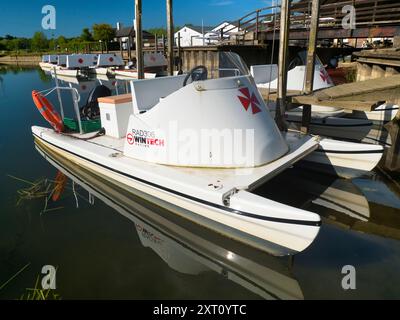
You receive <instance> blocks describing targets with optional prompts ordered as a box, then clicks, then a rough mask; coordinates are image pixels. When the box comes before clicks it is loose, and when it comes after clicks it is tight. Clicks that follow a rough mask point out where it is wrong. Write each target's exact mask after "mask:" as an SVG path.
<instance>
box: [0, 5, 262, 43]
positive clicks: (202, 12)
mask: <svg viewBox="0 0 400 320" xmlns="http://www.w3.org/2000/svg"><path fill="white" fill-rule="evenodd" d="M142 2H143V26H144V28H151V27H162V26H165V24H166V18H165V16H166V14H165V2H166V1H165V0H142ZM47 4H49V5H53V6H54V7H55V8H56V12H57V20H56V22H57V26H56V30H55V31H44V32H45V33H46V35H47V36H48V37H51V35H52V33H54V35H55V36H56V37H57V36H59V35H65V36H67V37H71V36H77V35H79V34H80V33H81V30H82V28H84V27H91V26H92V25H93V24H94V23H103V22H104V23H109V24H112V25H113V26H115V24H116V22H117V21H120V22H122V23H123V24H124V25H128V24H129V25H131V24H132V21H133V17H134V0H86V1H85V0H47V1H42V0H24V1H21V0H13V1H5V0H1V1H0V36H4V35H6V34H11V35H14V36H24V37H30V36H32V35H33V33H34V32H35V31H43V30H42V29H41V21H42V17H43V15H42V13H41V11H42V7H43V6H44V5H47ZM269 4H270V1H269V0H174V18H175V24H176V25H183V24H185V23H193V24H197V25H201V21H202V19H203V20H204V24H205V25H211V26H213V25H216V24H218V23H219V22H221V21H223V20H236V19H238V18H240V17H241V16H243V15H245V14H247V13H249V12H251V11H253V10H255V9H258V8H262V7H265V6H268V5H269Z"/></svg>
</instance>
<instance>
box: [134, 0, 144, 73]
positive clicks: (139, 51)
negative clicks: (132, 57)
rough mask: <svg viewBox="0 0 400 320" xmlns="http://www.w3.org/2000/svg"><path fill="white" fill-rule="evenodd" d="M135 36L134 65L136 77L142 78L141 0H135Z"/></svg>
mask: <svg viewBox="0 0 400 320" xmlns="http://www.w3.org/2000/svg"><path fill="white" fill-rule="evenodd" d="M135 21H136V26H135V32H136V34H135V36H136V66H137V73H138V79H144V61H143V39H142V38H143V32H142V0H135Z"/></svg>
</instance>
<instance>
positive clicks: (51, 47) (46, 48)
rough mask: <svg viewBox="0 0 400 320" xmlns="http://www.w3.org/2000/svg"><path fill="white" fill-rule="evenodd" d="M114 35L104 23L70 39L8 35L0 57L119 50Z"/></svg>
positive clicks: (3, 39) (159, 30) (0, 47)
mask: <svg viewBox="0 0 400 320" xmlns="http://www.w3.org/2000/svg"><path fill="white" fill-rule="evenodd" d="M178 28H179V27H177V28H176V29H178ZM147 31H148V32H149V33H151V34H154V35H156V34H157V35H158V36H161V35H166V33H167V31H166V29H164V28H153V29H149V30H147ZM115 34H116V29H115V28H113V27H112V26H111V25H109V24H106V23H101V24H94V25H93V26H92V28H91V29H89V28H84V29H82V33H81V34H80V35H79V36H77V37H70V38H67V37H65V36H62V35H60V36H58V37H53V38H51V39H49V38H47V37H46V35H45V34H44V33H43V32H41V31H37V32H35V33H34V35H33V36H32V38H26V37H15V36H12V35H9V34H8V35H5V36H0V57H1V56H10V55H24V56H26V55H41V54H43V53H74V52H89V51H103V50H105V51H108V50H119V41H117V40H116V39H115Z"/></svg>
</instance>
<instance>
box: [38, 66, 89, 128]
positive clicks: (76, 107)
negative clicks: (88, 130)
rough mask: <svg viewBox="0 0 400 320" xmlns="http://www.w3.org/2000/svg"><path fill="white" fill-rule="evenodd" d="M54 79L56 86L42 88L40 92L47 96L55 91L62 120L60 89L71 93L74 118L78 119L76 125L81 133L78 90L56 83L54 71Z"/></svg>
mask: <svg viewBox="0 0 400 320" xmlns="http://www.w3.org/2000/svg"><path fill="white" fill-rule="evenodd" d="M54 80H55V82H56V86H55V87H54V88H52V89H47V90H43V91H41V93H42V94H43V96H45V97H46V96H48V95H50V94H51V93H53V92H54V91H56V92H57V98H58V103H59V105H60V112H61V118H62V120H63V121H64V115H65V113H64V106H63V102H62V98H61V91H62V90H64V91H70V92H71V95H72V102H73V104H74V111H75V114H76V118H77V121H78V126H79V133H80V134H82V133H83V129H82V121H81V114H80V110H79V102H80V101H81V95H80V94H79V91H78V90H77V89H76V88H73V87H61V86H60V85H59V83H58V78H57V74H56V73H54Z"/></svg>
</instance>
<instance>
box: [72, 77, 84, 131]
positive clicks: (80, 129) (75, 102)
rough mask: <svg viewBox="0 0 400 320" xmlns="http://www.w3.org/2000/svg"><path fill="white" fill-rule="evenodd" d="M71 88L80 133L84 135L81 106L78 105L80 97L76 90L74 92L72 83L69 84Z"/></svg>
mask: <svg viewBox="0 0 400 320" xmlns="http://www.w3.org/2000/svg"><path fill="white" fill-rule="evenodd" d="M69 87H70V88H71V94H72V101H73V103H74V110H75V114H76V118H77V120H78V127H79V133H80V134H83V129H82V120H81V113H80V111H79V104H78V96H77V95H76V92H75V90H73V87H72V84H71V83H70V84H69Z"/></svg>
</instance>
